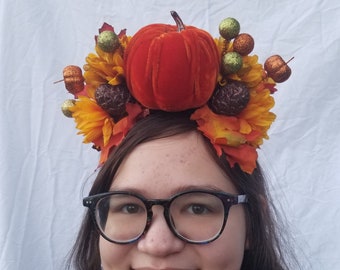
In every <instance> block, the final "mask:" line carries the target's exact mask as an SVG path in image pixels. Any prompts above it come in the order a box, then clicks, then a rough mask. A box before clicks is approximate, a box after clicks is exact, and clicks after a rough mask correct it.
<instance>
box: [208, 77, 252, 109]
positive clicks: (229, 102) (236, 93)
mask: <svg viewBox="0 0 340 270" xmlns="http://www.w3.org/2000/svg"><path fill="white" fill-rule="evenodd" d="M249 99H250V93H249V89H248V88H247V86H246V85H245V84H244V83H242V82H238V81H232V82H228V83H227V84H226V85H225V86H220V85H219V86H217V88H216V89H215V91H214V94H213V95H212V97H211V98H210V100H209V102H208V105H209V107H210V109H211V110H212V111H213V112H214V113H217V114H223V115H227V116H235V115H238V114H239V113H240V112H242V111H243V109H244V108H245V107H246V106H247V104H248V102H249Z"/></svg>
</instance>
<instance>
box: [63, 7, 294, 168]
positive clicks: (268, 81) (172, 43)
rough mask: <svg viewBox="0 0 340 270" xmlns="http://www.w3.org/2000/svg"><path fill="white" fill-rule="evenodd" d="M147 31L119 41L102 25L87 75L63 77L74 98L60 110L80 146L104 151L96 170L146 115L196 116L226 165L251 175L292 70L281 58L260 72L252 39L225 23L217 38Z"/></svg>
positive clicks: (159, 28)
mask: <svg viewBox="0 0 340 270" xmlns="http://www.w3.org/2000/svg"><path fill="white" fill-rule="evenodd" d="M171 15H172V17H173V18H174V20H175V22H176V25H166V24H151V25H147V26H145V27H143V28H141V29H140V30H139V31H138V32H137V33H136V34H135V35H134V36H133V37H129V36H127V35H126V30H122V31H120V33H119V34H118V35H117V34H116V33H115V31H114V28H113V27H112V26H111V25H109V24H107V23H104V24H103V26H102V27H101V28H100V29H99V35H98V36H95V44H96V45H95V51H96V53H90V54H89V55H88V56H87V57H86V64H85V65H84V75H82V70H81V69H80V68H79V67H77V66H67V67H65V68H64V70H63V77H64V83H65V87H66V89H67V90H68V91H69V92H70V93H71V94H73V95H74V98H73V99H68V100H66V101H65V102H64V103H63V105H62V111H63V113H64V114H65V115H66V116H68V117H73V118H74V120H75V122H76V127H77V128H78V129H79V132H78V134H82V135H83V136H84V141H83V142H84V143H92V144H93V146H94V148H95V149H97V150H99V151H101V157H100V164H102V163H104V162H105V161H106V159H107V158H108V155H109V153H110V151H111V150H112V149H113V148H114V147H115V146H117V145H119V144H120V142H121V141H122V140H123V139H124V137H125V136H126V134H127V133H128V131H129V130H130V129H131V127H132V126H133V125H134V123H136V121H138V120H139V119H141V118H143V117H147V115H148V114H149V110H163V111H168V112H177V111H184V110H188V109H195V110H194V112H193V113H192V114H191V120H193V121H196V122H197V126H198V127H197V128H198V130H200V131H201V132H202V133H203V134H204V135H205V136H206V137H207V138H208V139H209V140H210V142H211V143H212V145H213V146H214V148H215V149H216V152H217V154H218V155H219V156H220V155H222V153H224V154H225V156H226V158H227V160H228V162H229V164H230V165H231V166H234V165H235V164H236V163H237V164H238V165H239V166H240V167H241V169H242V170H243V171H245V172H247V173H252V172H253V170H254V169H255V168H256V160H257V151H256V149H257V148H259V146H260V145H261V144H262V143H263V139H268V134H267V131H268V129H269V127H270V126H271V124H272V122H273V121H274V120H275V117H276V116H275V114H274V113H272V112H270V109H271V108H272V107H273V106H274V99H273V97H272V94H273V93H274V92H275V91H276V89H275V85H276V83H280V82H283V81H285V80H287V79H288V78H289V76H290V74H291V69H290V68H289V67H288V65H287V63H288V62H287V63H286V62H285V61H284V60H283V59H282V58H281V57H280V56H279V55H273V56H271V57H269V58H268V59H267V60H266V61H265V63H264V65H261V64H259V63H258V56H257V55H250V53H251V52H252V50H253V48H254V40H253V38H252V37H251V36H250V35H249V34H246V33H241V34H240V24H239V22H238V21H237V20H236V19H234V18H226V19H224V20H223V21H222V22H221V23H220V25H219V33H220V35H221V36H220V37H219V38H216V39H213V38H212V37H211V36H210V34H209V33H207V32H206V31H204V30H201V29H198V28H196V27H193V26H187V25H184V24H183V22H182V20H181V19H180V17H179V16H178V15H177V13H176V12H174V11H171Z"/></svg>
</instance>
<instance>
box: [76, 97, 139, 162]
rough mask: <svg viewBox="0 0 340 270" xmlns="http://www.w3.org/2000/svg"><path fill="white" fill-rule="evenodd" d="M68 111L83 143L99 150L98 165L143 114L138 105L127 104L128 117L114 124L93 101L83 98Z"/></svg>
mask: <svg viewBox="0 0 340 270" xmlns="http://www.w3.org/2000/svg"><path fill="white" fill-rule="evenodd" d="M70 111H71V112H72V117H73V118H74V120H75V122H76V127H77V129H79V132H78V134H81V135H83V136H84V140H83V142H84V143H91V142H92V143H93V144H94V146H95V148H97V149H100V150H101V158H100V164H102V163H104V162H105V161H106V159H107V157H108V155H109V152H110V149H111V148H112V147H114V146H116V145H118V144H119V143H120V142H121V141H122V139H123V138H124V137H125V135H126V134H127V132H128V131H129V129H130V128H131V127H132V125H133V124H134V122H135V121H136V118H137V117H138V116H139V115H140V114H141V113H142V112H143V111H142V108H141V106H140V105H138V104H127V105H126V111H127V113H128V116H126V117H124V118H122V119H121V120H119V121H118V122H117V123H114V121H113V119H112V117H111V116H110V115H109V114H108V113H107V112H105V111H104V110H103V109H102V108H101V107H100V106H99V105H98V104H97V103H96V101H95V100H93V99H91V98H88V97H84V96H82V97H79V98H78V100H77V101H76V102H75V105H74V106H72V107H71V108H70Z"/></svg>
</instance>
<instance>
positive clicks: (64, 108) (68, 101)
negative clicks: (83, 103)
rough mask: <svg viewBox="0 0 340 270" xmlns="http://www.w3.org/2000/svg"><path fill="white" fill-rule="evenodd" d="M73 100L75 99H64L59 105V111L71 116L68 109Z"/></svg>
mask: <svg viewBox="0 0 340 270" xmlns="http://www.w3.org/2000/svg"><path fill="white" fill-rule="evenodd" d="M75 102H76V101H75V100H74V99H66V100H65V101H64V102H63V104H62V105H61V111H62V112H63V114H64V115H65V116H66V117H69V118H71V117H72V112H71V111H70V108H71V107H73V106H74V104H75Z"/></svg>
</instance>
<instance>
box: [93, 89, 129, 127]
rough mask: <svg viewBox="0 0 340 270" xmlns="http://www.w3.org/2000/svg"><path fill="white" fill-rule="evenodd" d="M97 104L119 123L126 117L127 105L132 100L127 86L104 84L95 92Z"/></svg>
mask: <svg viewBox="0 0 340 270" xmlns="http://www.w3.org/2000/svg"><path fill="white" fill-rule="evenodd" d="M95 99H96V102H97V104H98V105H99V106H100V107H102V108H103V110H105V111H106V112H107V113H108V114H110V115H111V116H112V118H113V119H114V120H115V121H116V122H117V121H119V120H120V119H121V118H123V117H124V116H126V107H125V105H126V103H128V102H130V101H131V100H132V97H131V95H130V92H129V90H128V89H127V87H126V85H125V84H119V85H111V84H102V85H100V86H99V87H98V88H97V89H96V92H95Z"/></svg>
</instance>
